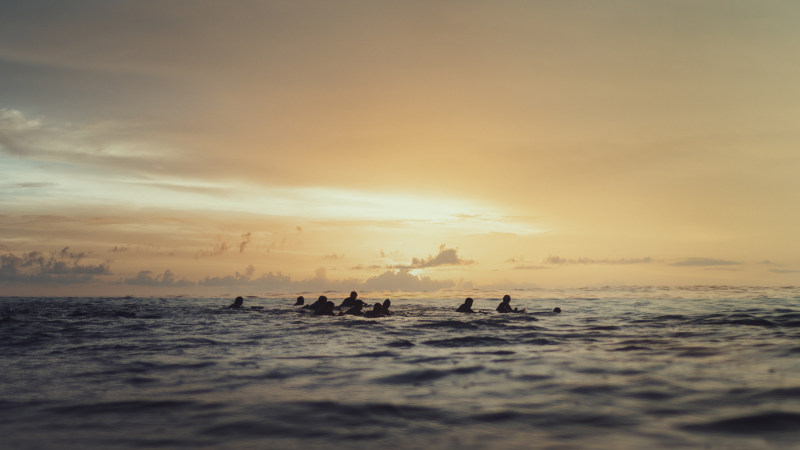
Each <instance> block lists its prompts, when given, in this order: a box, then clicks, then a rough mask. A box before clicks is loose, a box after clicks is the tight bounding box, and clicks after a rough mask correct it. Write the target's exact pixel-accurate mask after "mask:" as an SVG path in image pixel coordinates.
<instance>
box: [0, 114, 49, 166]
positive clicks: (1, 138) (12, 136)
mask: <svg viewBox="0 0 800 450" xmlns="http://www.w3.org/2000/svg"><path fill="white" fill-rule="evenodd" d="M41 127H42V124H41V122H40V121H39V120H35V119H27V118H26V117H25V116H24V115H23V114H22V113H21V112H19V111H17V110H14V109H5V108H4V109H0V150H2V151H5V152H7V153H9V154H11V155H14V156H22V155H25V154H27V153H30V152H31V146H30V143H29V140H30V136H31V135H32V133H34V132H35V131H37V130H39V129H40V128H41Z"/></svg>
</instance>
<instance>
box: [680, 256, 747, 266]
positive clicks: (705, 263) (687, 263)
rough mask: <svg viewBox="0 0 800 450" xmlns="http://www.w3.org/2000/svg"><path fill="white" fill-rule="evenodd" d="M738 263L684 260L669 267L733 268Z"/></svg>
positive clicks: (695, 259) (700, 259)
mask: <svg viewBox="0 0 800 450" xmlns="http://www.w3.org/2000/svg"><path fill="white" fill-rule="evenodd" d="M738 264H739V263H738V262H736V261H727V260H724V259H713V258H685V259H682V260H680V261H677V262H674V263H672V264H670V265H671V266H695V267H703V266H733V265H738Z"/></svg>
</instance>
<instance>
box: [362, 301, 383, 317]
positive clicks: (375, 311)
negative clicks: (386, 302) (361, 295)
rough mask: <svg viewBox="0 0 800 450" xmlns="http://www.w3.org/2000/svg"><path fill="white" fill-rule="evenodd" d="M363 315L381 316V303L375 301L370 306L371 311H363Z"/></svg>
mask: <svg viewBox="0 0 800 450" xmlns="http://www.w3.org/2000/svg"><path fill="white" fill-rule="evenodd" d="M364 317H383V305H381V304H380V303H375V304H374V305H373V306H372V311H367V312H365V313H364Z"/></svg>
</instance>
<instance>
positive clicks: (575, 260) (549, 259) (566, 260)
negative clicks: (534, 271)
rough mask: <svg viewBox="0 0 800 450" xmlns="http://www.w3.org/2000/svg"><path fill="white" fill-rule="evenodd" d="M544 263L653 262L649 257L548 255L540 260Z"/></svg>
mask: <svg viewBox="0 0 800 450" xmlns="http://www.w3.org/2000/svg"><path fill="white" fill-rule="evenodd" d="M542 262H543V263H544V264H554V265H562V264H609V265H617V264H649V263H651V262H653V259H652V258H650V257H645V258H621V259H591V258H562V257H560V256H555V255H550V256H548V257H547V258H545V259H544V260H543V261H542Z"/></svg>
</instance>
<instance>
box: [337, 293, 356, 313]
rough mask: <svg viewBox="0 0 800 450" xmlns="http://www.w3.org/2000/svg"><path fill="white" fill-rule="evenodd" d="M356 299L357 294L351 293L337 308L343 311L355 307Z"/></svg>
mask: <svg viewBox="0 0 800 450" xmlns="http://www.w3.org/2000/svg"><path fill="white" fill-rule="evenodd" d="M356 297H358V292H356V291H353V292H351V293H350V297H347V298H346V299H344V300H342V304H341V305H339V308H342V309H344V308H352V307H353V306H356Z"/></svg>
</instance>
